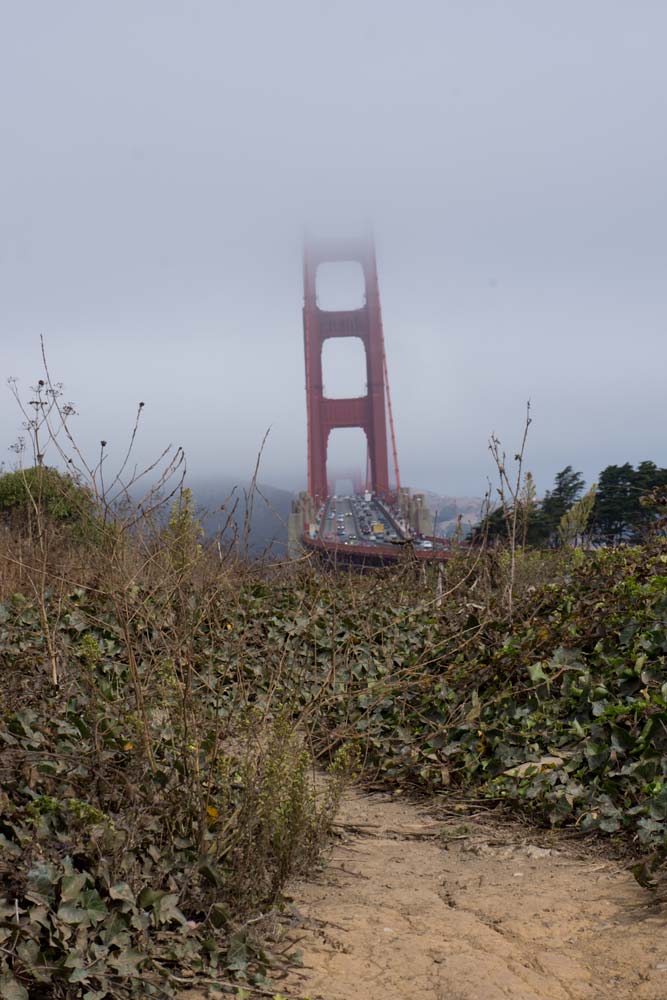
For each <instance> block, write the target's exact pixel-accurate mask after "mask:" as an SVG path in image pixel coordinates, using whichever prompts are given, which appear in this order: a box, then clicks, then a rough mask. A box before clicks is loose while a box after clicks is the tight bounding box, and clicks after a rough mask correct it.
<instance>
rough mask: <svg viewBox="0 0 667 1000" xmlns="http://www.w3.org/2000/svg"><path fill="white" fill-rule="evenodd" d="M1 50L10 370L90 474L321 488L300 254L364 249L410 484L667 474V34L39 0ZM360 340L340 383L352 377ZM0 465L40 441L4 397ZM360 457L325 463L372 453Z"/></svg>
mask: <svg viewBox="0 0 667 1000" xmlns="http://www.w3.org/2000/svg"><path fill="white" fill-rule="evenodd" d="M3 22H4V29H5V30H4V31H3V36H2V39H1V40H0V52H1V53H2V60H1V63H0V79H1V80H2V84H3V92H4V94H5V99H4V101H3V107H2V112H1V115H0V123H1V125H2V130H1V132H0V135H1V137H2V138H1V139H0V142H1V144H2V145H1V150H2V158H1V159H0V176H1V178H2V182H3V189H4V191H5V199H4V204H3V208H2V215H1V218H2V240H1V243H0V264H1V266H0V343H1V344H2V351H1V356H0V360H1V361H2V364H1V366H0V367H1V370H2V371H1V373H2V374H4V375H5V376H17V377H18V378H19V379H20V382H21V384H22V385H23V386H24V387H25V388H27V387H28V386H29V385H30V384H31V383H32V382H33V381H34V380H35V379H36V378H38V377H39V376H40V356H39V337H40V335H43V336H44V338H45V343H46V348H47V352H48V356H49V362H50V366H51V370H52V374H53V376H54V378H55V379H57V380H59V381H62V382H63V383H64V384H65V396H66V398H67V399H72V400H73V401H74V403H75V404H76V406H77V410H78V411H79V416H78V417H77V418H76V423H75V425H74V426H75V427H77V426H78V427H79V428H80V431H79V436H80V438H81V440H82V443H83V445H84V447H85V449H86V450H87V451H88V452H89V453H96V450H97V447H98V442H99V440H100V439H101V438H104V439H105V440H108V441H109V449H110V452H111V454H112V455H113V454H116V455H119V454H120V453H121V452H122V450H123V448H124V446H125V444H126V441H127V435H128V433H129V430H130V428H131V426H132V422H133V418H134V413H135V408H136V405H137V403H138V401H139V400H143V401H145V403H146V407H145V413H144V417H143V423H144V427H143V431H142V436H141V438H140V448H139V458H149V457H151V456H153V455H154V454H155V453H156V452H157V451H158V450H160V449H161V448H162V447H163V445H165V444H167V443H169V442H173V443H174V444H175V445H182V446H183V447H184V448H185V450H186V453H187V456H188V466H189V469H190V472H191V474H192V476H193V477H197V476H202V475H206V476H215V475H221V476H229V477H231V478H236V477H238V478H239V480H241V479H247V478H249V476H250V475H251V474H252V470H253V468H254V464H255V458H256V454H257V450H258V448H259V446H260V444H261V441H262V438H263V436H264V433H265V432H266V430H267V428H269V427H270V428H271V432H270V435H269V438H268V441H267V445H266V448H265V452H264V457H263V461H262V467H261V474H260V478H261V480H262V481H263V482H265V483H268V484H271V485H273V486H276V487H278V488H284V489H290V490H292V489H293V490H299V489H300V488H303V486H304V484H305V470H306V412H305V395H304V362H303V336H302V329H301V305H302V283H301V243H302V238H303V232H304V229H305V228H306V227H307V228H308V229H310V230H312V231H313V232H315V233H323V234H326V233H328V232H329V231H331V230H332V229H334V228H335V229H336V230H337V231H343V232H345V231H352V230H356V229H358V228H361V227H365V226H367V225H368V224H370V225H372V227H373V230H374V233H375V237H376V244H377V254H378V268H379V279H380V292H381V297H382V309H383V318H384V330H385V339H386V345H387V356H388V365H389V376H390V381H391V388H392V397H393V408H394V417H395V421H396V431H397V441H398V451H399V459H400V465H401V477H402V481H403V483H405V484H406V485H411V486H413V487H415V488H419V489H428V490H432V491H434V492H436V493H439V494H443V495H449V496H478V495H480V494H482V493H483V492H484V490H485V487H486V480H487V477H489V476H492V474H493V469H492V463H491V460H490V456H489V454H488V451H487V443H488V438H489V435H490V433H491V432H492V431H495V432H496V433H497V434H498V435H499V436H500V437H501V439H502V440H503V442H504V444H505V445H506V449H507V452H508V454H510V455H512V454H513V453H514V451H515V450H516V448H517V446H518V444H519V442H520V438H521V432H522V426H523V418H524V411H525V403H526V400H527V399H528V398H530V399H531V401H532V409H533V418H534V423H533V426H532V428H531V432H530V436H529V441H528V447H527V458H526V468H527V469H530V470H531V471H532V472H533V474H534V475H535V478H536V481H537V486H538V490H539V492H540V493H543V492H544V491H545V490H546V489H548V488H549V487H550V485H551V484H552V481H553V476H554V474H555V473H556V472H557V471H558V470H559V469H562V468H563V467H564V466H566V465H568V464H571V465H572V466H573V467H574V468H575V469H577V470H581V471H582V472H583V473H584V475H585V477H586V480H587V481H588V482H590V481H592V480H593V479H594V478H595V476H596V475H597V474H598V472H599V471H600V469H601V468H603V467H604V466H606V465H607V464H610V463H622V462H625V461H631V462H633V463H637V462H639V461H641V460H642V459H645V458H648V459H653V460H654V461H656V462H657V463H658V464H659V465H667V444H666V443H665V441H664V435H663V433H662V427H661V423H660V421H658V419H657V415H658V411H657V402H658V398H659V394H660V393H661V392H662V391H663V381H664V377H663V371H664V368H665V363H666V362H667V342H666V338H665V332H664V331H665V328H666V327H667V294H666V292H665V281H664V268H665V260H666V257H667V254H666V250H667V246H666V244H667V225H666V222H667V218H666V216H667V206H666V201H665V197H664V193H663V189H664V171H665V162H666V161H667V135H666V134H665V130H664V128H663V121H664V112H665V103H666V100H667V64H666V63H665V60H664V54H663V48H664V45H663V41H664V38H665V36H666V32H667V8H666V7H664V5H661V4H659V3H657V2H647V3H644V4H642V5H641V6H640V7H634V8H630V7H628V5H626V4H624V3H621V2H620V0H606V2H602V0H591V2H590V3H588V4H586V5H581V4H575V3H574V0H564V2H563V3H562V4H560V5H558V6H557V7H553V6H549V7H547V6H545V5H536V4H534V3H530V2H529V0H508V2H507V3H506V4H503V5H498V4H493V3H490V2H486V0H480V2H478V3H475V4H467V5H462V4H449V5H444V4H441V3H438V2H435V0H424V2H417V3H416V4H414V5H412V6H411V7H410V8H409V9H408V8H406V7H405V5H403V4H400V5H399V4H398V3H393V2H388V3H387V2H384V3H380V2H379V0H355V2H352V0H339V2H338V3H331V4H328V5H321V4H313V3H312V2H310V3H306V2H305V0H293V2H291V3H289V4H287V5H274V4H270V3H268V2H256V3H253V4H240V3H236V2H231V0H230V2H229V3H225V4H220V3H214V2H212V0H201V2H199V0H197V2H195V3H193V4H192V5H188V6H187V7H184V6H183V5H182V4H180V3H176V0H159V2H158V0H145V2H144V3H142V4H141V5H136V4H133V3H130V2H129V0H118V2H116V3H115V4H113V5H91V4H87V3H85V2H84V0H61V2H60V3H58V4H50V3H47V2H46V0H37V2H35V3H32V4H21V5H5V8H4V18H3ZM357 362H358V352H356V353H355V346H354V344H351V345H348V346H346V347H345V348H341V350H340V351H338V350H336V351H335V352H333V353H332V354H331V357H330V358H328V359H327V363H328V367H327V372H326V374H325V379H326V381H327V384H328V385H329V384H330V385H336V386H337V387H338V388H339V389H340V391H349V389H348V386H349V385H352V387H354V384H356V383H355V379H356V380H357V382H358V381H359V378H360V372H359V368H358V364H357ZM0 424H1V426H2V428H3V435H2V440H1V441H0V459H4V461H5V462H6V463H8V464H9V463H11V461H12V453H11V452H10V451H9V450H8V449H9V446H10V445H11V444H12V442H13V441H14V439H15V437H16V435H17V433H18V432H19V429H20V418H19V415H18V413H17V412H16V410H15V406H14V403H13V402H12V400H11V396H10V393H9V392H8V390H6V389H3V391H2V392H0ZM353 437H354V435H351V436H350V445H349V448H348V446H347V445H346V444H345V441H344V436H341V435H337V437H336V441H335V442H334V443H333V445H332V460H333V461H334V462H335V463H336V464H337V465H339V466H341V467H348V466H351V465H354V464H355V463H356V462H357V461H358V455H359V452H360V447H359V443H358V442H359V438H358V437H357V443H356V444H355V443H354V441H353Z"/></svg>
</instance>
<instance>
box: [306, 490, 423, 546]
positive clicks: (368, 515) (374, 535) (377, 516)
mask: <svg viewBox="0 0 667 1000" xmlns="http://www.w3.org/2000/svg"><path fill="white" fill-rule="evenodd" d="M374 526H375V528H374ZM377 526H380V528H378V527H377ZM403 537H404V536H403V534H402V532H401V530H400V528H399V526H398V525H397V524H396V523H395V521H394V519H393V518H392V517H390V516H389V515H388V513H387V511H386V510H385V509H384V507H383V506H382V505H381V504H380V503H379V502H378V501H377V500H374V499H370V500H366V499H364V497H363V495H361V496H346V497H330V498H329V499H328V500H327V502H326V504H325V507H324V511H323V514H322V520H321V522H320V538H321V539H322V541H324V542H327V543H329V544H331V543H336V544H338V545H355V546H368V547H370V548H375V547H377V546H378V545H386V544H387V543H392V542H398V541H401V540H402V539H403Z"/></svg>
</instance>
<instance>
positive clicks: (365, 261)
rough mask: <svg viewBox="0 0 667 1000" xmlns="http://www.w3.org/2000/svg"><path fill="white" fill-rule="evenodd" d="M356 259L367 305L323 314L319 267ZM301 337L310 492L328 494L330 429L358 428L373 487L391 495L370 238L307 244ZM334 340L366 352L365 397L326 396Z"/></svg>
mask: <svg viewBox="0 0 667 1000" xmlns="http://www.w3.org/2000/svg"><path fill="white" fill-rule="evenodd" d="M336 261H356V262H357V263H359V264H360V265H361V268H362V271H363V274H364V285H365V303H364V305H363V306H362V307H361V308H360V309H350V310H338V311H331V310H323V309H320V308H319V306H318V304H317V269H318V267H319V265H320V264H324V263H330V262H336ZM303 284H304V305H303V333H304V348H305V355H306V405H307V413H308V493H309V494H310V496H311V497H313V498H314V499H315V500H316V501H321V500H324V498H325V497H326V496H327V495H328V484H327V448H328V443H329V435H330V434H331V431H332V430H334V429H335V428H339V427H360V428H361V429H362V430H363V431H364V433H365V435H366V441H367V444H368V457H369V463H370V473H371V476H370V478H371V486H372V489H373V492H375V493H377V494H379V495H380V496H385V495H387V494H388V492H389V465H388V458H387V423H386V409H385V407H386V397H385V380H386V360H385V352H384V336H383V331H382V315H381V311H380V293H379V288H378V277H377V265H376V260H375V248H374V246H373V242H372V240H371V239H369V238H366V239H360V240H317V241H315V240H308V241H307V242H306V246H305V249H304V261H303ZM330 337H358V338H359V339H360V340H361V341H362V343H363V345H364V349H365V352H366V386H367V391H366V395H365V396H356V397H351V398H343V399H331V398H329V397H327V396H325V395H324V385H323V380H322V347H323V345H324V341H325V340H327V339H328V338H330Z"/></svg>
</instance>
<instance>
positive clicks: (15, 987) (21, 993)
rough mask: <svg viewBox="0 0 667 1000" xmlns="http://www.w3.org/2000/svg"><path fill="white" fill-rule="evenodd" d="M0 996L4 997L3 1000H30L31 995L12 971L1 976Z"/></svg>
mask: <svg viewBox="0 0 667 1000" xmlns="http://www.w3.org/2000/svg"><path fill="white" fill-rule="evenodd" d="M0 997H2V1000H30V995H29V993H28V991H27V989H26V988H25V986H21V984H20V982H19V981H18V979H15V978H14V976H13V975H12V974H11V972H7V973H5V975H4V976H0Z"/></svg>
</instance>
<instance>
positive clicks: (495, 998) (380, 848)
mask: <svg viewBox="0 0 667 1000" xmlns="http://www.w3.org/2000/svg"><path fill="white" fill-rule="evenodd" d="M338 830H339V832H340V834H341V836H340V838H338V839H337V840H336V842H335V844H334V846H333V848H332V849H331V851H330V852H329V858H328V863H327V864H325V866H324V868H323V869H322V871H321V873H320V874H319V875H317V876H316V877H315V878H314V879H312V880H308V881H303V882H300V883H298V884H296V885H295V886H294V887H293V889H292V895H293V898H294V904H295V921H296V926H294V927H293V928H292V929H291V931H290V934H292V935H293V936H294V937H295V938H300V939H301V940H300V941H299V948H300V949H302V951H303V968H302V969H300V970H298V971H296V972H295V973H294V975H293V976H290V978H289V979H288V981H287V982H286V983H283V985H282V987H278V989H284V990H285V992H286V993H288V995H298V996H308V997H310V998H313V1000H315V998H324V1000H501V998H502V1000H505V998H512V1000H587V998H589V997H590V998H593V997H595V998H596V1000H625V998H630V997H632V998H633V1000H665V998H667V907H666V906H665V904H664V901H662V902H661V900H660V898H656V897H655V896H654V895H651V894H650V893H649V892H647V891H646V890H643V889H641V888H640V887H639V886H638V885H637V884H636V883H635V881H634V879H633V878H632V875H631V874H630V873H629V872H628V871H626V870H625V869H624V868H623V866H622V865H621V864H620V863H618V862H614V861H611V860H608V859H605V858H604V857H597V856H595V855H591V854H590V853H589V854H586V853H584V851H583V850H582V849H581V848H580V847H575V846H572V843H571V841H567V840H564V839H563V838H558V837H556V836H553V835H549V834H541V833H540V832H536V831H534V830H532V829H529V828H525V827H521V826H519V825H508V826H507V827H505V826H503V825H499V824H498V823H495V822H493V821H491V820H489V821H485V820H484V818H483V817H482V818H473V819H470V818H466V817H465V816H462V817H461V818H457V817H455V816H454V817H452V815H451V812H450V813H449V814H447V815H443V814H441V815H440V816H438V813H437V810H434V809H433V808H430V807H429V809H428V811H427V810H426V809H425V808H420V807H419V806H418V805H415V804H413V803H411V802H407V801H402V800H400V799H398V800H396V799H392V798H391V797H389V796H387V795H386V794H366V793H363V792H360V791H356V792H353V793H351V794H350V795H349V796H348V797H347V799H346V801H345V803H344V805H343V808H342V812H341V815H340V817H339V825H338Z"/></svg>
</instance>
